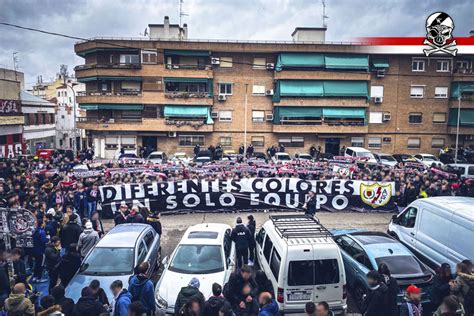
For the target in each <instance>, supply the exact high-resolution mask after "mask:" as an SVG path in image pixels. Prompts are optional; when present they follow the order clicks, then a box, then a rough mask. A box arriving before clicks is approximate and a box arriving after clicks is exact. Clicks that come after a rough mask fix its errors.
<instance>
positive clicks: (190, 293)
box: [174, 286, 204, 315]
mask: <svg viewBox="0 0 474 316" xmlns="http://www.w3.org/2000/svg"><path fill="white" fill-rule="evenodd" d="M190 299H197V300H198V301H199V304H200V305H201V307H202V306H203V305H204V295H203V294H202V293H201V292H200V291H199V289H198V288H196V287H192V286H185V287H182V288H181V291H179V293H178V297H177V298H176V303H175V305H174V314H175V315H179V311H180V310H181V308H182V307H183V305H184V304H186V303H187V302H189V300H190Z"/></svg>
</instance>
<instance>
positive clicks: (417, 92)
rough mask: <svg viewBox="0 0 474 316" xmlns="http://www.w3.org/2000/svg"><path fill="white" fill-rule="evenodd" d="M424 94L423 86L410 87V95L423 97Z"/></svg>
mask: <svg viewBox="0 0 474 316" xmlns="http://www.w3.org/2000/svg"><path fill="white" fill-rule="evenodd" d="M424 94H425V87H424V86H411V87H410V97H412V98H423V96H424Z"/></svg>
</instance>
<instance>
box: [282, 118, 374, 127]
mask: <svg viewBox="0 0 474 316" xmlns="http://www.w3.org/2000/svg"><path fill="white" fill-rule="evenodd" d="M280 125H286V126H288V125H322V126H364V125H365V123H364V121H361V120H285V119H280Z"/></svg>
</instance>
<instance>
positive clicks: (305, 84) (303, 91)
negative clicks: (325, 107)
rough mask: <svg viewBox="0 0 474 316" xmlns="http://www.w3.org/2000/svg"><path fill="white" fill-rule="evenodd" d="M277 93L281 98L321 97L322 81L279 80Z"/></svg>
mask: <svg viewBox="0 0 474 316" xmlns="http://www.w3.org/2000/svg"><path fill="white" fill-rule="evenodd" d="M278 84H279V85H280V87H279V92H280V95H281V96H282V97H322V96H323V95H324V87H323V81H319V80H280V81H279V82H278Z"/></svg>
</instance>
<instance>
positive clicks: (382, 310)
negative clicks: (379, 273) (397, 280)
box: [361, 283, 388, 316]
mask: <svg viewBox="0 0 474 316" xmlns="http://www.w3.org/2000/svg"><path fill="white" fill-rule="evenodd" d="M387 293H388V288H387V286H386V285H385V284H384V283H381V284H380V285H379V286H378V287H377V288H376V289H371V290H369V293H368V294H367V296H366V298H365V299H364V302H363V303H362V310H361V312H362V315H364V316H381V315H388V313H387V307H386V305H385V302H386V297H387Z"/></svg>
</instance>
